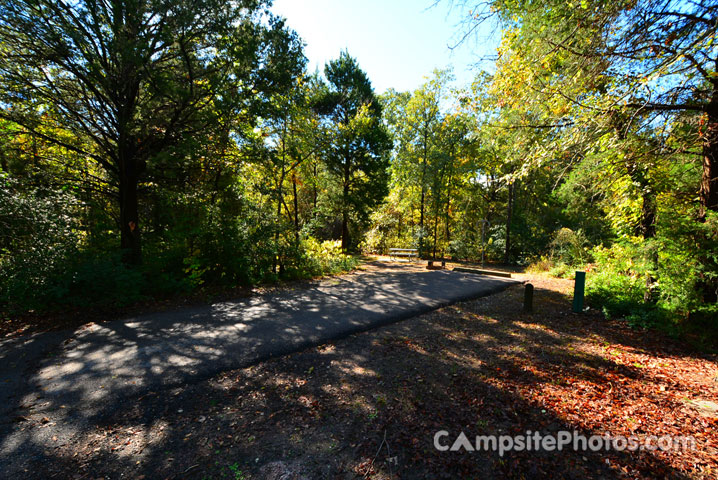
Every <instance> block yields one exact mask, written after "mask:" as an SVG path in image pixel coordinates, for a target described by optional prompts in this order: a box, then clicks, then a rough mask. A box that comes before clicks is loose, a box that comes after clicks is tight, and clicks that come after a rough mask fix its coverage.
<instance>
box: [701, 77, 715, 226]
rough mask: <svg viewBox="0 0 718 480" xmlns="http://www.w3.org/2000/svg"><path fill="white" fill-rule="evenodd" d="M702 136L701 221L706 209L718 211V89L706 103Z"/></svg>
mask: <svg viewBox="0 0 718 480" xmlns="http://www.w3.org/2000/svg"><path fill="white" fill-rule="evenodd" d="M706 117H707V118H706V126H705V135H704V137H703V175H702V178H701V193H700V198H701V213H700V216H701V221H705V217H706V212H707V211H708V210H710V211H713V212H718V90H714V91H713V98H712V99H711V102H710V103H709V104H708V108H707V115H706Z"/></svg>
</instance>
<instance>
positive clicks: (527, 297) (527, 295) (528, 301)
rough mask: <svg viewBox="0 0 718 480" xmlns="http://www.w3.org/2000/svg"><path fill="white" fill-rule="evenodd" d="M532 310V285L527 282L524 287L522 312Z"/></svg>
mask: <svg viewBox="0 0 718 480" xmlns="http://www.w3.org/2000/svg"><path fill="white" fill-rule="evenodd" d="M533 311H534V286H533V285H531V284H530V283H527V284H526V286H525V288H524V312H526V313H531V312H533Z"/></svg>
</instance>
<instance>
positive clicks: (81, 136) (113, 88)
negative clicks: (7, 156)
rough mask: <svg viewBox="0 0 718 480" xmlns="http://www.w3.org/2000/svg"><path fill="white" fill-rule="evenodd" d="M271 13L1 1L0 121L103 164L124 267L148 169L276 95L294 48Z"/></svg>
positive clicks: (256, 4) (240, 6) (161, 4)
mask: <svg viewBox="0 0 718 480" xmlns="http://www.w3.org/2000/svg"><path fill="white" fill-rule="evenodd" d="M266 7H267V4H266V3H265V2H263V1H255V0H240V1H238V2H230V3H227V2H224V1H219V0H199V1H185V0H179V1H164V0H116V1H111V2H95V1H86V0H81V1H77V2H68V1H66V0H37V1H36V0H20V1H16V0H7V1H5V0H4V1H2V2H1V3H0V76H1V77H2V82H1V84H0V95H1V97H0V98H2V102H3V103H4V105H6V106H7V107H6V108H3V109H2V111H1V112H0V115H2V117H3V118H5V119H6V120H8V121H10V122H13V123H15V124H17V125H20V126H21V127H22V129H23V130H24V131H25V132H27V133H29V134H31V135H33V136H35V137H38V138H41V139H43V140H45V141H47V142H51V143H53V144H56V145H58V146H61V147H63V148H64V149H67V150H69V151H72V152H75V153H76V154H77V155H79V156H81V157H83V158H87V159H90V160H91V161H92V162H95V163H96V164H97V165H99V166H100V167H101V169H102V171H103V172H104V173H105V175H106V176H107V177H108V179H109V183H110V184H111V186H112V188H113V190H114V193H115V195H116V198H117V205H118V207H119V216H118V217H119V218H118V223H119V225H118V226H119V230H120V232H121V235H120V236H121V242H120V243H121V248H122V249H123V250H125V251H126V252H127V255H126V257H125V259H126V261H128V262H130V263H138V262H139V261H140V258H141V243H140V231H141V228H140V226H141V219H140V208H139V207H140V205H139V194H138V189H139V188H140V185H141V184H142V182H143V180H146V179H147V178H148V171H149V170H151V169H152V168H153V167H156V168H157V169H159V168H162V166H163V165H164V164H166V162H165V160H166V158H167V157H166V154H167V152H168V151H171V150H172V149H173V148H177V147H178V146H179V145H181V144H183V142H185V141H188V140H192V139H193V138H196V137H197V136H201V135H202V134H204V133H205V132H206V131H207V130H208V129H211V128H213V127H214V126H215V125H216V123H217V113H218V111H221V110H223V111H225V112H226V111H229V112H231V113H232V114H233V115H235V116H241V117H242V118H244V120H245V122H251V119H252V118H253V116H256V115H257V113H259V111H261V106H262V103H263V101H264V100H265V99H266V98H267V95H268V93H270V92H271V91H272V90H274V89H280V88H282V80H283V79H284V77H285V75H284V72H283V71H284V70H286V68H285V62H284V61H283V59H284V58H286V56H287V55H288V54H289V55H292V54H294V55H296V54H297V52H298V51H299V50H300V46H299V43H298V40H297V39H296V37H294V36H293V35H291V34H290V33H289V32H287V31H286V29H285V28H284V25H283V23H282V22H281V21H279V20H278V19H276V18H273V17H268V16H267V14H266V13H264V12H266ZM48 122H56V123H57V125H58V126H59V129H55V130H51V129H48V128H46V126H47V124H48ZM63 132H67V133H63ZM68 133H69V135H68ZM161 154H165V157H162V155H161ZM153 162H154V163H155V164H156V165H153Z"/></svg>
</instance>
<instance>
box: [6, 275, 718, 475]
mask: <svg viewBox="0 0 718 480" xmlns="http://www.w3.org/2000/svg"><path fill="white" fill-rule="evenodd" d="M519 278H523V279H528V280H530V281H531V282H532V283H533V284H534V285H535V287H536V293H535V313H534V314H525V313H522V311H521V302H522V299H523V288H522V287H521V286H517V287H513V288H511V289H509V290H507V291H505V292H503V293H501V294H497V295H494V296H491V297H487V298H483V299H479V300H475V301H471V302H465V303H462V304H459V305H455V306H452V307H447V308H444V309H442V310H439V311H436V312H433V313H429V314H425V315H422V316H420V317H416V318H413V319H410V320H407V321H404V322H401V323H398V324H395V325H392V326H388V327H385V328H381V329H379V330H375V331H372V332H367V333H363V334H359V335H354V336H351V337H349V338H346V339H344V340H340V341H336V342H334V343H332V344H328V345H325V346H322V347H318V348H313V349H310V350H307V351H304V352H301V353H297V354H294V355H290V356H287V357H283V358H278V359H275V360H272V361H268V362H265V363H262V364H260V365H256V366H254V367H251V368H247V369H242V370H237V371H231V372H226V373H224V374H222V375H221V376H219V377H217V378H213V379H211V380H208V381H205V382H201V383H198V384H195V385H190V386H187V387H185V388H182V389H175V390H171V391H160V392H153V393H152V394H149V395H146V396H144V397H142V398H137V399H136V400H135V401H134V402H132V403H130V404H128V405H127V408H126V409H125V410H123V411H122V412H120V413H118V414H116V415H114V416H113V417H112V418H107V419H105V420H104V421H103V422H102V423H101V424H97V425H95V426H94V428H93V429H92V430H91V431H88V432H86V434H85V435H84V436H82V437H81V438H78V439H77V440H76V441H74V442H72V443H70V444H65V445H56V446H54V447H52V448H48V450H47V451H46V452H45V458H43V459H37V461H36V462H35V463H33V462H31V463H29V464H28V476H29V477H34V478H49V477H52V476H58V477H69V478H73V477H74V478H98V477H107V478H118V477H120V475H122V476H123V477H124V478H148V479H149V478H197V479H203V478H219V479H222V478H232V479H241V478H244V479H282V480H289V479H301V478H307V479H314V478H331V479H334V478H337V479H345V478H346V479H352V478H372V479H397V478H405V479H420V478H427V479H428V478H526V479H534V478H576V479H583V478H700V479H709V478H717V477H718V431H717V429H716V427H717V426H718V419H717V418H716V414H715V413H714V412H711V411H710V410H706V409H702V408H700V407H699V405H700V402H702V401H706V400H707V401H716V400H717V399H718V364H717V362H716V358H715V357H709V356H701V355H699V354H696V353H693V352H691V351H689V350H687V349H685V348H684V347H683V346H681V345H679V344H677V343H675V342H673V341H672V340H670V339H668V338H666V337H663V336H661V335H659V334H657V333H653V332H640V331H635V330H630V329H628V328H627V327H625V326H624V325H623V324H621V323H620V322H615V321H612V322H609V321H606V320H604V319H602V318H601V316H600V315H599V314H598V313H592V312H591V311H589V312H587V313H585V314H582V315H575V314H572V313H570V298H568V297H567V295H568V294H569V293H570V291H571V286H572V285H571V282H570V281H566V280H557V279H549V278H544V277H538V276H534V277H529V276H521V275H519ZM696 402H698V403H696ZM18 428H43V425H42V424H41V423H40V424H33V423H31V422H23V423H20V424H19V425H18ZM439 430H446V431H448V432H450V435H451V436H450V438H451V439H452V440H453V439H454V438H456V435H458V434H459V433H460V432H462V431H463V432H465V433H466V435H467V436H468V437H469V438H473V437H474V436H476V435H492V434H495V435H505V434H510V435H514V434H522V433H525V432H526V431H527V430H531V431H532V432H534V431H539V432H542V433H544V434H546V433H550V432H556V431H559V430H577V431H579V432H581V433H583V434H585V435H590V434H601V435H603V434H611V435H614V436H616V435H626V436H628V435H636V436H638V437H640V438H645V437H646V436H648V435H657V436H662V435H682V436H688V435H690V436H693V437H694V438H695V440H696V449H695V450H687V451H677V450H667V451H640V452H617V451H608V452H605V451H603V452H599V453H592V452H583V451H579V452H574V451H571V450H564V451H562V452H526V451H523V452H509V453H507V454H505V455H504V456H503V457H500V456H499V455H498V453H495V452H466V451H460V452H439V451H437V450H436V449H435V448H434V434H435V432H437V431H439ZM452 440H444V442H448V443H451V441H452Z"/></svg>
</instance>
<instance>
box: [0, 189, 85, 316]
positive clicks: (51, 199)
mask: <svg viewBox="0 0 718 480" xmlns="http://www.w3.org/2000/svg"><path fill="white" fill-rule="evenodd" d="M79 209H80V205H79V203H78V202H77V201H76V200H75V199H74V198H73V197H72V196H70V195H67V194H65V193H63V192H62V191H41V190H33V191H30V192H23V191H22V190H21V189H19V188H18V185H17V184H16V183H14V182H12V181H11V180H10V179H9V178H8V177H6V176H3V177H0V303H2V304H3V305H5V307H6V308H9V309H10V310H17V309H34V308H43V307H44V306H46V305H47V304H49V303H52V302H55V301H58V300H61V299H62V298H63V296H64V295H65V293H66V291H65V289H64V287H63V286H62V285H63V283H64V282H61V281H59V279H61V278H63V277H66V276H67V275H68V264H69V263H70V260H71V259H72V258H73V257H74V256H75V255H76V253H77V244H78V240H79V235H78V232H77V229H76V227H77V220H76V219H77V217H78V216H77V211H78V210H79Z"/></svg>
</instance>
